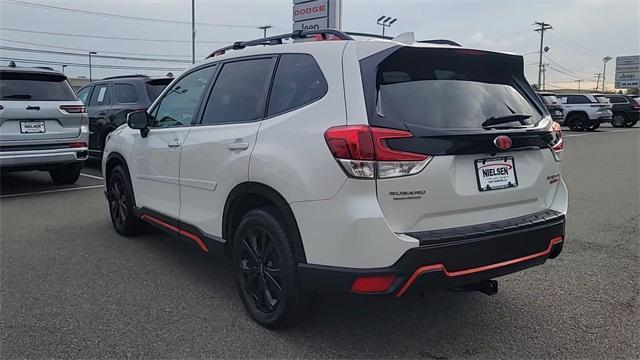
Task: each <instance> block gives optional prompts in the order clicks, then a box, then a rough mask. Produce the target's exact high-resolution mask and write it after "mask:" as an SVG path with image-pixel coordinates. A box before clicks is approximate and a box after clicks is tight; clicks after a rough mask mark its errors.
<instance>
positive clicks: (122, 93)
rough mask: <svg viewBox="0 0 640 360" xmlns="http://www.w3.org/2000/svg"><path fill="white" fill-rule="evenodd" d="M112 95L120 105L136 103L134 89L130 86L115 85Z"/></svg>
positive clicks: (136, 96)
mask: <svg viewBox="0 0 640 360" xmlns="http://www.w3.org/2000/svg"><path fill="white" fill-rule="evenodd" d="M113 95H114V96H115V98H116V102H119V103H121V104H127V103H135V102H138V95H137V94H136V88H135V86H133V85H131V84H115V85H114V86H113Z"/></svg>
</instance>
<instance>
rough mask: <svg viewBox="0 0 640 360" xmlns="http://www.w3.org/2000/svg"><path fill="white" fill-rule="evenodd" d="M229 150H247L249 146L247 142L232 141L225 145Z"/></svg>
mask: <svg viewBox="0 0 640 360" xmlns="http://www.w3.org/2000/svg"><path fill="white" fill-rule="evenodd" d="M227 147H228V148H229V150H247V149H248V148H249V143H246V142H234V143H231V144H229V145H227Z"/></svg>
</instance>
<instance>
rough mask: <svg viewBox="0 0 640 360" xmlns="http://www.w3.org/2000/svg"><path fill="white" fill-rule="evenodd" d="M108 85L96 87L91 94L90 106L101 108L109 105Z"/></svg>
mask: <svg viewBox="0 0 640 360" xmlns="http://www.w3.org/2000/svg"><path fill="white" fill-rule="evenodd" d="M109 101H110V94H109V85H97V86H96V88H95V90H94V91H93V94H91V101H90V102H89V105H91V106H102V105H109V104H110V102H109Z"/></svg>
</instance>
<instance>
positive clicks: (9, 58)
mask: <svg viewBox="0 0 640 360" xmlns="http://www.w3.org/2000/svg"><path fill="white" fill-rule="evenodd" d="M0 60H2V61H15V62H23V63H27V64H44V65H67V66H74V67H85V68H86V67H89V65H88V64H83V63H69V62H61V61H51V60H37V59H22V58H11V57H0ZM91 67H93V68H99V69H119V70H158V71H183V70H184V68H177V67H176V68H169V67H153V66H129V65H95V64H92V65H91Z"/></svg>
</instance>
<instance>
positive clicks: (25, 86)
mask: <svg viewBox="0 0 640 360" xmlns="http://www.w3.org/2000/svg"><path fill="white" fill-rule="evenodd" d="M0 99H2V100H12V101H74V100H77V97H76V94H75V92H74V91H73V89H72V88H71V86H69V83H68V82H67V78H66V77H64V76H62V75H56V74H39V73H28V72H23V73H21V72H12V71H6V72H0Z"/></svg>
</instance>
